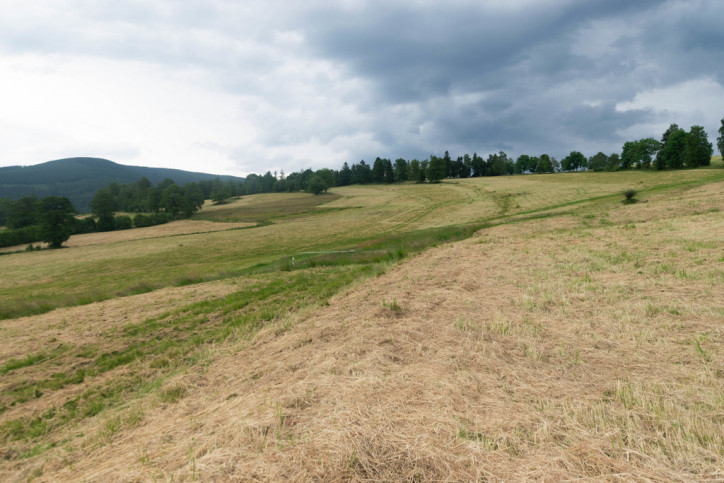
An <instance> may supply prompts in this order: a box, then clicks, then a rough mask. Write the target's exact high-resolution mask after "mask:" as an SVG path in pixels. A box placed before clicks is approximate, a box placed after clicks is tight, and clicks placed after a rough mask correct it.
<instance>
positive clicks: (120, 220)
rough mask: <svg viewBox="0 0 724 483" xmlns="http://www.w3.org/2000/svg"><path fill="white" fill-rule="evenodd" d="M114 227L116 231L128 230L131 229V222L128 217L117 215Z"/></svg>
mask: <svg viewBox="0 0 724 483" xmlns="http://www.w3.org/2000/svg"><path fill="white" fill-rule="evenodd" d="M114 226H115V229H116V230H130V229H131V228H133V221H132V220H131V217H130V216H127V215H118V216H116V219H115V221H114Z"/></svg>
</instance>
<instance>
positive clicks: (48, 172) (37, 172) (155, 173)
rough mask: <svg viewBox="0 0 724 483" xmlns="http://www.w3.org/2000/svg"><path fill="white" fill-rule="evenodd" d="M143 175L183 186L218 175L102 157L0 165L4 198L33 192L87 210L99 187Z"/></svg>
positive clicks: (223, 177) (28, 194) (129, 181)
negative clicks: (125, 163) (118, 162)
mask: <svg viewBox="0 0 724 483" xmlns="http://www.w3.org/2000/svg"><path fill="white" fill-rule="evenodd" d="M143 176H145V177H146V178H148V179H149V180H150V181H151V183H153V184H154V185H155V184H158V183H160V182H161V181H163V180H164V179H165V178H171V179H173V180H174V181H175V182H176V183H177V184H179V185H183V184H185V183H190V182H198V181H201V180H205V179H214V178H215V177H216V175H213V174H205V173H196V172H190V171H183V170H180V169H168V168H148V167H142V166H126V165H122V164H117V163H114V162H112V161H109V160H107V159H101V158H84V157H80V158H67V159H58V160H55V161H48V162H46V163H41V164H36V165H32V166H9V167H0V198H2V197H8V198H10V199H18V198H21V197H23V196H30V195H32V194H35V195H36V196H38V197H40V198H42V197H45V196H65V197H67V198H68V199H70V201H71V202H72V203H73V205H74V206H75V207H76V209H77V210H79V211H81V212H85V211H88V208H89V206H90V200H91V199H92V198H93V194H94V193H95V192H96V190H98V189H100V188H103V187H105V186H108V185H109V184H110V183H120V184H127V183H132V182H135V181H138V180H139V179H140V178H141V177H143ZM221 178H222V179H241V178H234V177H230V176H222V177H221Z"/></svg>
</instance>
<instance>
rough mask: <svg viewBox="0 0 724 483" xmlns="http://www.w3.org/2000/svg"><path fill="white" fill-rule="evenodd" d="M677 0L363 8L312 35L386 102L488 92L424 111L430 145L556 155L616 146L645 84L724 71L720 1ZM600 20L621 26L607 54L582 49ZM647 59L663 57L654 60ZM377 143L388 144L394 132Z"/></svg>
mask: <svg viewBox="0 0 724 483" xmlns="http://www.w3.org/2000/svg"><path fill="white" fill-rule="evenodd" d="M678 3H679V4H677V2H663V1H637V2H630V1H606V2H561V3H559V4H558V5H556V6H553V7H551V6H548V5H545V4H543V3H527V4H525V5H523V6H522V7H520V8H515V7H514V4H513V7H510V6H507V7H503V8H494V7H491V6H490V5H489V4H486V3H484V2H483V3H479V2H475V3H471V4H463V5H460V4H459V3H453V4H422V5H420V4H414V5H412V4H391V5H385V6H380V5H373V4H365V6H366V8H365V7H363V8H352V9H344V8H340V9H337V10H332V11H326V12H324V13H320V14H319V15H317V16H316V18H319V19H320V21H319V22H317V23H315V24H314V29H311V28H310V29H309V30H307V33H308V37H309V38H308V40H309V42H310V44H311V46H312V47H313V48H314V49H315V51H316V52H317V53H318V54H319V55H321V56H326V57H330V58H333V59H335V60H336V61H338V62H340V63H342V64H343V65H345V66H346V67H347V68H348V69H349V70H350V72H351V73H352V75H356V76H359V77H362V78H366V79H370V80H372V81H373V85H374V88H375V89H376V92H375V94H376V99H377V101H378V102H379V103H380V105H394V104H397V103H420V104H425V102H426V100H428V99H430V98H432V97H436V96H441V97H445V96H453V95H455V94H456V93H470V92H486V93H488V96H487V98H486V99H485V100H484V101H481V102H478V103H472V104H468V105H457V106H456V105H454V103H452V102H451V103H449V104H445V103H438V104H436V105H435V106H426V107H424V108H423V110H424V115H423V117H422V118H419V119H415V120H414V122H417V123H420V124H422V123H424V122H427V123H429V124H430V126H431V127H432V129H431V130H430V133H429V134H428V137H427V139H426V140H425V141H427V142H428V143H429V144H433V143H435V142H437V143H440V148H439V149H444V146H445V145H458V146H466V147H468V149H470V150H473V149H475V148H479V149H486V148H487V149H491V148H494V147H495V146H501V145H507V146H521V147H523V146H525V147H529V148H532V147H533V146H537V147H538V150H539V151H549V152H550V151H553V152H556V154H558V155H560V154H561V153H564V152H567V151H568V150H570V149H573V148H577V149H584V148H585V147H579V146H576V145H574V144H575V143H579V144H584V145H585V144H587V143H590V144H595V145H597V146H598V145H601V144H604V145H609V146H611V149H613V146H616V145H617V146H620V143H621V141H622V139H621V136H620V134H617V133H618V131H620V130H623V129H625V128H627V127H629V126H631V125H633V124H636V123H640V122H645V121H647V120H648V119H649V118H650V116H651V113H650V112H646V111H641V112H632V111H629V112H619V111H617V110H616V109H615V105H616V103H618V102H622V101H627V100H630V99H632V98H633V97H634V95H635V94H636V93H637V92H639V91H641V90H645V89H646V88H647V87H650V86H661V85H668V84H670V83H672V82H681V81H683V80H686V79H690V78H696V77H700V76H702V75H709V76H715V77H716V78H720V76H721V67H720V66H721V65H724V62H719V63H718V65H716V64H715V65H712V64H711V61H712V60H719V59H721V57H722V52H723V51H724V50H723V49H720V48H717V46H720V45H723V44H724V43H722V42H721V41H720V40H721V37H722V34H721V32H722V31H721V29H720V28H719V29H718V28H717V27H718V26H717V25H716V22H714V21H712V20H711V19H712V18H722V17H721V14H724V8H723V7H721V6H718V5H717V4H715V3H713V2H694V4H692V5H688V8H687V6H686V5H680V4H681V3H685V2H678ZM714 12H718V13H719V14H720V15H719V16H718V17H717V16H716V15H713V13H714ZM679 13H681V16H678V14H679ZM667 15H671V16H670V17H667ZM601 23H607V24H608V25H609V28H612V29H614V30H618V31H617V32H613V33H614V34H616V35H618V36H619V39H618V40H616V39H615V38H612V39H611V41H612V43H611V45H610V46H609V49H608V51H606V52H601V53H600V54H596V55H594V54H591V55H585V53H584V54H581V53H579V52H577V50H579V49H577V47H578V45H577V43H578V42H584V43H585V42H586V37H587V31H588V29H593V28H595V27H596V25H597V24H601ZM601 40H604V41H605V40H607V39H605V38H603V39H601ZM663 49H665V50H664V51H662V50H663ZM707 59H708V62H707V61H706V60H707ZM651 60H653V63H654V64H655V65H651V66H647V65H646V62H647V61H651ZM566 85H570V87H569V88H565V86H566ZM562 86H564V87H563V91H561V90H560V89H561V87H562ZM586 103H589V104H586ZM399 121H400V122H405V120H399ZM552 123H556V125H555V126H553V125H552ZM383 127H384V125H383ZM378 139H380V140H381V141H382V142H383V143H385V144H389V143H390V142H392V140H391V139H390V136H389V134H388V133H386V132H385V133H380V134H378Z"/></svg>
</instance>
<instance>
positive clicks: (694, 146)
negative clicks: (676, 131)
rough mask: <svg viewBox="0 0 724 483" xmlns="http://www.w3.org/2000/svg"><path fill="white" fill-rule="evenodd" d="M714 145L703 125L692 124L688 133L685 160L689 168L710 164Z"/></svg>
mask: <svg viewBox="0 0 724 483" xmlns="http://www.w3.org/2000/svg"><path fill="white" fill-rule="evenodd" d="M713 151H714V150H713V147H712V145H711V143H710V142H709V137H708V136H707V134H706V131H705V130H704V128H703V127H702V126H691V129H690V130H689V132H688V134H687V135H686V150H685V154H684V162H685V163H686V166H687V167H688V168H695V167H697V166H709V165H710V164H711V154H712V152H713Z"/></svg>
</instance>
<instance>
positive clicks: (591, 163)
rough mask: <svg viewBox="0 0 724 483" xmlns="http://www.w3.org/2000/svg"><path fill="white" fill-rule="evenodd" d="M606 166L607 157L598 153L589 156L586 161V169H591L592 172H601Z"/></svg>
mask: <svg viewBox="0 0 724 483" xmlns="http://www.w3.org/2000/svg"><path fill="white" fill-rule="evenodd" d="M607 165H608V156H606V155H605V154H603V153H602V152H600V151H599V152H598V153H596V154H594V155H593V156H591V157H590V159H589V160H588V169H592V170H593V171H603V170H604V169H606V166H607Z"/></svg>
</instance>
